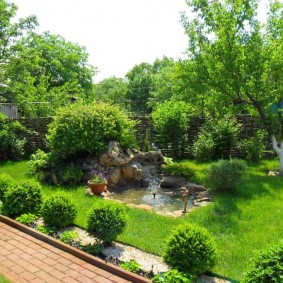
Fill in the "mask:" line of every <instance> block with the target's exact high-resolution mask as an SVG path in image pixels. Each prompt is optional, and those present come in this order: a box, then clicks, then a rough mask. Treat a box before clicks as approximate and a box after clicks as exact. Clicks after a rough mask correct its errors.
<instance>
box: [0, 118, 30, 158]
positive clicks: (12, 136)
mask: <svg viewBox="0 0 283 283" xmlns="http://www.w3.org/2000/svg"><path fill="white" fill-rule="evenodd" d="M24 130H25V128H24V127H23V126H22V125H21V124H20V122H18V121H10V120H8V119H7V117H6V116H5V115H4V114H2V113H0V159H2V160H9V159H11V160H20V159H21V158H22V157H23V156H24V145H25V142H26V141H25V139H24V138H23V137H21V134H23V132H24Z"/></svg>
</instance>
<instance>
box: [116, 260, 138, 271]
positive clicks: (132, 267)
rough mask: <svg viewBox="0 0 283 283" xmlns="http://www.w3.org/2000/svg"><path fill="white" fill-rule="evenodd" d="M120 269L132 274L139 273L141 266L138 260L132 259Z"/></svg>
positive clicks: (121, 265) (122, 263) (122, 264)
mask: <svg viewBox="0 0 283 283" xmlns="http://www.w3.org/2000/svg"><path fill="white" fill-rule="evenodd" d="M120 267H121V268H123V269H125V270H128V271H130V272H133V273H138V272H139V270H140V268H141V265H140V264H138V263H137V261H136V260H134V259H130V261H124V262H121V264H120Z"/></svg>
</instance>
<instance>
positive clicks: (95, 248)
mask: <svg viewBox="0 0 283 283" xmlns="http://www.w3.org/2000/svg"><path fill="white" fill-rule="evenodd" d="M101 249H102V245H101V243H99V242H98V241H96V242H95V243H93V244H87V245H85V246H82V250H83V251H84V252H86V253H88V254H91V255H94V256H97V255H98V254H99V253H100V252H101Z"/></svg>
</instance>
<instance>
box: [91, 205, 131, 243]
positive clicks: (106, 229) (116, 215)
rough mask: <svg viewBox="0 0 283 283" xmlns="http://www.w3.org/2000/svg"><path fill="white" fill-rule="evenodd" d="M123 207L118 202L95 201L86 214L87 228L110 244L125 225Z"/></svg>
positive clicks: (125, 219) (125, 218)
mask: <svg viewBox="0 0 283 283" xmlns="http://www.w3.org/2000/svg"><path fill="white" fill-rule="evenodd" d="M126 222H127V217H126V210H125V207H124V206H123V205H122V204H120V203H115V202H112V201H103V202H102V203H101V202H99V203H95V204H94V206H93V207H92V209H91V211H90V214H89V216H88V223H87V229H88V231H89V232H90V233H92V234H93V235H94V236H95V237H97V238H98V239H100V240H102V241H104V243H105V244H110V243H111V242H112V241H114V240H115V239H116V238H117V236H118V235H119V234H121V233H122V232H123V231H124V229H125V227H126Z"/></svg>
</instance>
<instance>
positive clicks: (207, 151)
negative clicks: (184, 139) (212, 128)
mask: <svg viewBox="0 0 283 283" xmlns="http://www.w3.org/2000/svg"><path fill="white" fill-rule="evenodd" d="M214 150H215V143H214V141H213V139H212V136H211V134H210V133H207V132H205V131H203V130H201V132H200V133H199V135H198V138H197V140H196V141H195V142H194V144H193V155H194V157H195V159H196V160H197V161H201V162H209V161H211V160H212V158H213V156H214Z"/></svg>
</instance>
